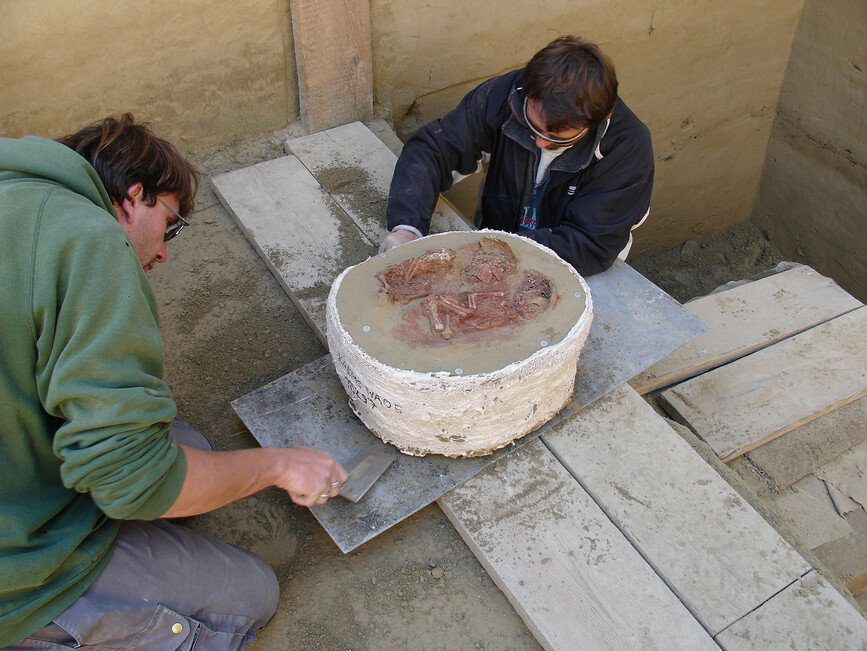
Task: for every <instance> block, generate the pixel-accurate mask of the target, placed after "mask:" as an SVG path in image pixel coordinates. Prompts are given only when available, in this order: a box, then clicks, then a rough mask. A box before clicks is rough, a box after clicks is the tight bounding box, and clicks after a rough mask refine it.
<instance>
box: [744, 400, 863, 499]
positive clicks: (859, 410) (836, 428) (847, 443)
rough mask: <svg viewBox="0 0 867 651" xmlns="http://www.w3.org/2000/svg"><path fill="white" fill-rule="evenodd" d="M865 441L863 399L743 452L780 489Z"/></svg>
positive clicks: (776, 488)
mask: <svg viewBox="0 0 867 651" xmlns="http://www.w3.org/2000/svg"><path fill="white" fill-rule="evenodd" d="M864 440H867V398H859V399H858V400H856V401H854V402H852V403H850V404H848V405H844V406H842V407H840V408H839V409H835V410H834V411H831V412H829V413H827V414H824V415H823V416H820V417H819V418H817V419H816V420H813V421H810V422H809V423H806V424H804V425H801V426H800V427H798V428H797V429H794V430H792V431H791V432H788V433H786V434H784V435H783V436H781V437H779V438H776V439H774V440H773V441H768V442H767V443H765V444H764V445H762V446H761V447H758V448H756V449H755V450H752V451H750V452H748V453H747V456H748V457H749V458H750V461H752V462H753V463H754V464H755V465H757V466H758V467H759V468H761V469H762V472H764V473H765V474H766V475H767V476H768V477H769V478H770V479H771V480H772V481H773V482H774V488H775V490H778V491H779V490H783V489H784V488H786V487H787V486H791V485H792V484H794V483H795V482H796V481H798V480H799V479H801V478H802V477H806V476H807V475H808V474H810V473H811V472H812V471H813V470H815V469H816V468H818V467H820V466H822V465H824V464H826V463H828V462H829V461H832V460H833V459H836V458H837V457H838V456H840V455H841V454H843V452H845V451H846V450H848V449H849V448H851V447H852V446H854V445H857V444H859V443H861V442H862V441H864Z"/></svg>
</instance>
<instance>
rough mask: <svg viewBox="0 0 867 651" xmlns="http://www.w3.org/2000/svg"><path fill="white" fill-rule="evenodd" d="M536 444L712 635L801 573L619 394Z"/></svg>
mask: <svg viewBox="0 0 867 651" xmlns="http://www.w3.org/2000/svg"><path fill="white" fill-rule="evenodd" d="M542 440H543V441H544V442H545V444H546V445H547V446H548V447H549V448H550V449H551V451H552V452H553V453H554V454H555V455H556V456H557V458H558V459H559V460H560V462H561V463H563V465H564V466H565V467H566V468H567V469H568V470H569V472H570V473H571V474H572V475H573V476H575V477H576V478H578V480H579V481H580V482H581V485H582V486H583V487H584V488H585V490H586V491H587V492H588V493H589V494H590V495H591V496H593V499H594V500H595V501H596V503H597V504H599V505H600V507H601V508H602V509H603V510H604V511H605V512H606V513H607V514H608V515H609V517H611V518H612V520H613V521H614V522H615V523H616V524H617V525H618V527H619V528H620V529H621V530H622V531H623V532H624V533H625V534H626V535H628V536H629V537H630V540H632V541H633V542H634V544H635V545H636V546H637V548H638V549H639V551H640V552H641V554H642V556H643V557H644V558H645V559H646V560H647V562H648V563H650V564H651V565H652V566H653V567H654V568H655V569H656V571H657V573H658V574H660V576H663V577H665V579H666V582H667V583H668V584H669V586H670V587H671V588H672V589H673V590H674V592H675V593H676V594H677V595H678V596H679V597H680V599H681V601H683V602H684V603H685V604H690V605H691V611H692V612H693V614H694V615H695V616H696V617H697V618H698V619H699V621H700V622H702V624H703V625H704V627H705V628H706V629H707V630H708V631H710V632H711V633H712V634H716V633H718V632H719V631H721V630H723V629H724V628H726V627H727V626H728V625H729V624H731V623H732V622H734V621H736V620H737V619H739V618H740V617H742V616H743V615H745V614H746V613H748V612H750V611H751V610H753V609H754V608H755V607H756V606H759V605H760V604H762V603H763V602H764V601H765V600H767V599H769V598H770V597H772V596H773V595H774V594H776V593H777V592H778V591H779V590H782V589H783V588H785V587H786V586H787V585H789V583H791V582H792V581H794V580H795V579H797V578H798V577H800V576H801V575H803V574H804V572H806V571H808V570H809V569H810V565H809V564H808V563H807V562H806V561H805V560H804V559H803V558H802V557H801V556H800V555H798V554H797V553H796V552H795V550H794V549H792V548H791V547H790V546H789V544H788V543H787V542H786V541H785V540H783V539H782V538H781V537H780V536H779V534H777V532H776V531H774V529H773V528H772V527H771V526H770V525H769V524H767V523H766V522H765V521H764V520H763V519H762V517H761V516H760V515H759V514H758V513H756V512H755V511H754V510H753V509H752V508H751V507H750V506H749V505H748V504H747V503H745V502H744V500H743V499H742V498H741V497H740V496H739V495H738V493H737V492H735V490H734V489H733V488H732V487H731V486H729V484H728V483H727V482H726V481H725V480H724V479H722V478H721V477H720V476H719V475H718V474H716V472H715V471H714V470H713V469H712V468H711V467H710V466H708V465H707V464H706V463H705V462H704V460H703V459H702V458H701V457H700V456H698V455H697V454H696V453H695V451H693V449H692V448H691V447H690V446H689V445H688V444H687V443H686V441H684V440H683V439H682V438H681V437H680V436H679V435H678V434H677V433H676V432H675V431H674V430H673V429H672V428H671V427H670V426H669V425H668V424H667V423H666V422H665V420H664V419H663V418H662V417H661V416H659V415H658V414H657V413H656V412H655V411H653V409H652V408H651V407H650V405H648V404H647V403H646V402H645V401H644V400H643V399H642V398H641V397H640V396H639V395H638V394H637V393H636V392H635V391H634V390H632V389H631V388H629V387H628V386H623V387H621V388H619V389H617V390H615V391H613V392H611V393H610V394H608V395H607V396H605V397H603V398H600V399H599V400H597V401H596V402H595V403H593V404H592V405H590V406H589V407H587V408H586V409H584V410H583V411H582V412H581V413H580V414H578V415H577V416H576V417H574V418H571V419H569V420H566V421H564V422H562V423H560V424H559V425H558V426H555V427H554V428H552V429H551V430H550V431H549V432H546V433H545V434H544V435H543V436H542Z"/></svg>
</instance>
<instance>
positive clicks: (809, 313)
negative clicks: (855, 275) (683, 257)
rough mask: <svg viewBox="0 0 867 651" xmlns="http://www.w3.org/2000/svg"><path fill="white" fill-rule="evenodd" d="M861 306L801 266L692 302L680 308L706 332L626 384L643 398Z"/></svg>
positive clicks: (835, 286)
mask: <svg viewBox="0 0 867 651" xmlns="http://www.w3.org/2000/svg"><path fill="white" fill-rule="evenodd" d="M861 305H862V303H861V302H860V301H859V300H857V299H856V298H854V297H853V296H851V295H849V294H847V293H846V292H845V291H843V290H842V289H840V287H839V286H838V285H837V284H836V283H835V282H834V281H833V280H831V279H830V278H826V277H825V276H822V275H820V274H818V273H817V272H815V271H814V270H813V269H810V267H806V266H800V267H796V268H794V269H789V270H787V271H784V272H782V273H779V274H775V275H773V276H768V277H767V278H762V279H760V280H756V281H753V282H750V283H746V284H744V285H739V286H737V287H734V288H733V289H728V290H725V291H722V292H719V293H716V294H711V295H709V296H703V297H701V298H697V299H695V300H693V301H690V302H688V303H686V304H685V305H684V307H686V308H687V309H688V310H689V311H690V312H692V313H693V314H695V315H696V316H698V317H699V318H700V319H702V320H703V321H704V322H705V323H707V324H708V325H709V326H710V328H708V330H707V331H706V332H705V333H704V334H702V335H700V336H698V337H696V338H695V339H693V340H692V341H691V342H689V343H687V344H686V345H685V346H683V347H682V348H679V349H678V350H676V351H674V352H673V353H672V354H671V355H669V356H668V357H666V358H665V359H662V360H660V361H659V362H657V363H656V364H654V365H653V366H651V367H650V368H649V369H647V370H646V371H644V372H643V373H641V374H640V375H637V376H636V377H635V378H633V379H632V380H630V382H629V384H630V385H631V386H632V388H633V389H635V390H636V391H638V392H639V393H640V394H642V395H644V394H646V393H649V392H650V391H656V390H658V389H660V388H663V387H667V386H670V385H672V384H676V383H678V382H683V381H684V380H687V379H689V378H691V377H695V376H696V375H699V374H700V373H704V372H706V371H709V370H711V369H714V368H716V367H718V366H722V365H723V364H727V363H729V362H731V361H734V360H735V359H739V358H740V357H743V356H745V355H748V354H750V353H752V352H754V351H756V350H759V349H761V348H765V347H766V346H769V345H771V344H773V343H774V342H776V341H780V340H782V339H785V338H787V337H791V336H792V335H795V334H797V333H799V332H802V331H804V330H806V329H807V328H811V327H813V326H815V325H818V324H819V323H824V322H825V321H828V320H829V319H832V318H834V317H836V316H839V315H840V314H844V313H846V312H850V311H851V310H854V309H856V308H858V307H860V306H861Z"/></svg>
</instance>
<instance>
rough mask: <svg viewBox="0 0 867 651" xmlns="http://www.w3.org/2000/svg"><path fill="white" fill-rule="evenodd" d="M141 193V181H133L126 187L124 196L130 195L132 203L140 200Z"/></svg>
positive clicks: (142, 191) (142, 189)
mask: <svg viewBox="0 0 867 651" xmlns="http://www.w3.org/2000/svg"><path fill="white" fill-rule="evenodd" d="M143 195H144V188H143V187H142V184H141V183H133V184H132V185H131V186H129V187H128V188H127V189H126V196H128V197H130V198H131V199H132V200H133V203H135V201H141V199H142V196H143Z"/></svg>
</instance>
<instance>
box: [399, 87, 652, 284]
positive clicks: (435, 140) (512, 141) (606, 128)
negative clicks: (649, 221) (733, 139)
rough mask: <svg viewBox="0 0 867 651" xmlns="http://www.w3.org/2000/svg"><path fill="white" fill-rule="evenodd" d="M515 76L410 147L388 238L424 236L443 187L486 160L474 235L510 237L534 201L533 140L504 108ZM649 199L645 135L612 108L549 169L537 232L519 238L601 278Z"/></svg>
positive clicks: (465, 103) (619, 107)
mask: <svg viewBox="0 0 867 651" xmlns="http://www.w3.org/2000/svg"><path fill="white" fill-rule="evenodd" d="M522 72H523V71H522V70H516V71H513V72H510V73H507V74H505V75H501V76H499V77H494V78H493V79H489V80H488V81H486V82H484V83H482V84H481V85H480V86H478V87H477V88H475V89H474V90H472V91H471V92H470V93H468V94H467V95H466V97H464V98H463V100H461V102H460V104H459V105H458V106H457V107H456V108H455V109H454V110H452V111H450V112H449V113H448V114H447V115H445V116H444V117H443V118H441V119H439V120H434V121H432V122H430V123H428V124H426V125H425V126H424V127H422V128H421V129H419V130H418V131H417V132H416V133H415V134H414V135H413V136H412V138H410V140H409V141H408V142H407V143H406V145H405V146H404V148H403V151H402V152H401V155H400V158H399V159H398V162H397V167H396V168H395V171H394V177H393V178H392V182H391V189H390V191H389V197H388V209H387V213H386V217H387V225H388V229H389V230H391V229H392V228H394V227H395V226H397V225H399V224H406V225H409V226H413V227H415V228H417V229H418V230H419V231H420V232H421V233H422V234H423V235H427V233H428V229H429V227H430V216H431V213H432V212H433V210H434V206H435V205H436V202H437V196H438V194H439V193H440V192H443V191H444V190H447V189H448V188H450V187H451V185H452V182H453V176H452V171H457V172H458V173H459V174H463V175H468V174H472V173H473V172H476V171H477V170H478V168H479V161H480V160H481V159H482V155H483V152H488V153H490V155H491V160H490V164H489V167H488V173H487V177H486V179H485V184H484V188H483V191H482V195H481V197H480V201H479V204H478V207H477V209H476V214H475V223H476V226H477V227H479V228H493V229H497V230H503V231H509V232H513V233H514V232H518V221H519V218H520V215H521V214H522V212H523V211H524V209H525V207H527V206H530V205H531V204H532V203H533V201H534V186H535V178H536V169H537V167H538V161H539V148H538V147H537V146H536V144H535V138H534V136H533V134H532V133H531V132H530V131H529V130H528V129H527V128H526V127H525V126H524V125H523V124H522V120H523V118H522V117H521V118H519V117H517V116H516V114H515V113H514V112H513V110H512V108H511V106H510V94H512V93H513V91H515V95H514V97H512V98H511V99H512V102H511V103H512V104H516V103H517V104H518V105H519V106H520V105H521V103H522V102H523V97H522V96H521V91H520V90H517V91H516V87H518V86H520V83H521V74H522ZM516 100H517V101H516ZM518 115H520V112H519V113H518ZM652 189H653V149H652V146H651V142H650V132H649V131H648V129H647V127H646V126H644V124H642V123H641V121H639V120H638V118H636V117H635V115H634V114H633V113H632V111H630V110H629V108H627V106H626V105H625V104H624V103H623V102H622V101H621V100H620V99H618V100H617V103H616V105H615V107H614V113H613V115H612V116H611V119H610V120H605V121H603V122H602V124H600V125H599V127H598V128H597V129H596V130H595V132H591V134H589V135H588V136H586V137H584V138H583V139H581V140H579V141H578V142H577V143H576V144H575V145H573V146H572V147H570V148H569V149H567V150H566V151H565V152H564V153H562V154H561V155H560V156H558V157H557V158H555V159H554V160H553V162H552V163H551V166H550V167H549V168H548V171H547V173H546V178H545V179H543V181H542V183H541V184H540V186H539V188H538V189H536V203H537V206H538V209H537V211H536V215H537V218H538V228H537V229H536V230H521V231H520V234H521V235H524V236H526V237H529V238H532V239H533V240H535V241H537V242H539V243H540V244H544V245H545V246H547V247H549V248H551V249H553V250H554V251H555V252H556V253H557V254H558V255H559V256H560V257H561V258H563V259H564V260H566V261H567V262H569V263H570V264H572V265H573V266H574V267H575V269H576V270H577V271H578V272H579V273H580V274H582V275H585V276H589V275H592V274H595V273H598V272H600V271H604V270H605V269H607V268H608V267H610V266H611V265H612V264H613V262H614V260H615V259H616V258H617V255H618V253H620V252H621V251H622V250H623V249H624V247H626V245H627V244H628V243H629V242H630V230H631V229H632V228H633V227H634V226H636V225H637V224H638V223H639V222H640V221H641V220H642V219H643V218H644V217H645V215H646V214H647V212H648V210H649V207H650V194H651V191H652ZM540 193H541V194H540Z"/></svg>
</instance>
